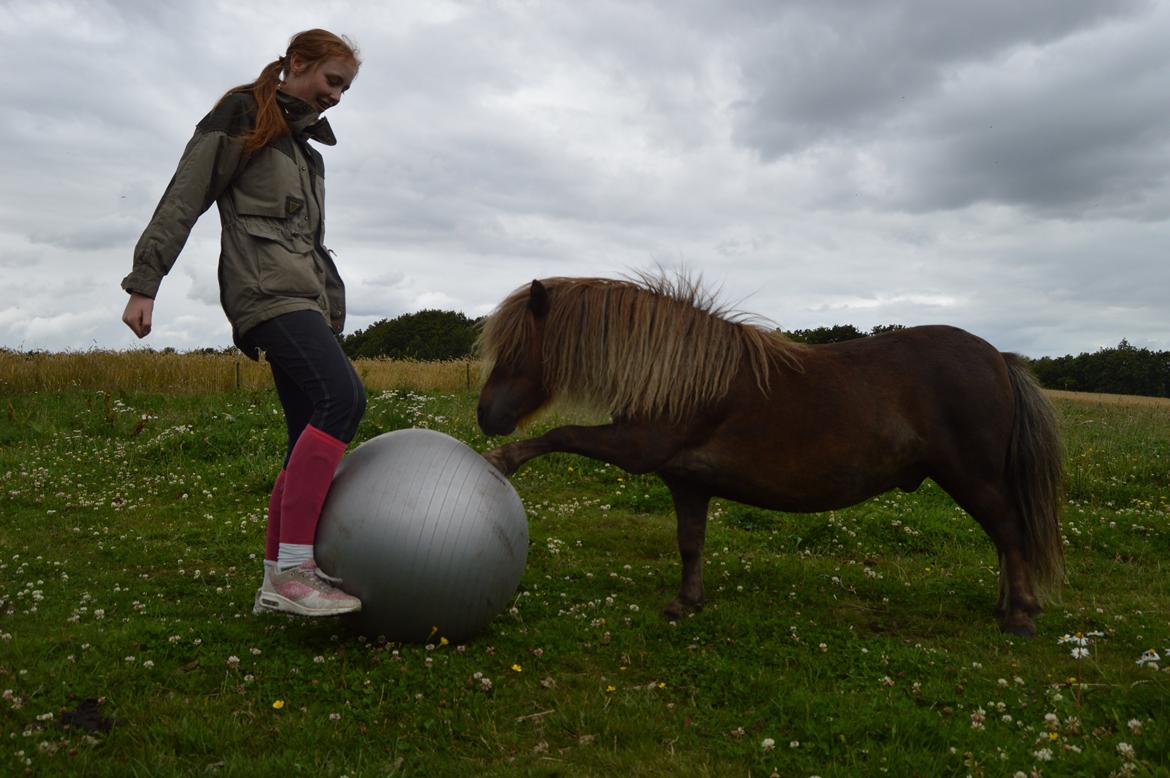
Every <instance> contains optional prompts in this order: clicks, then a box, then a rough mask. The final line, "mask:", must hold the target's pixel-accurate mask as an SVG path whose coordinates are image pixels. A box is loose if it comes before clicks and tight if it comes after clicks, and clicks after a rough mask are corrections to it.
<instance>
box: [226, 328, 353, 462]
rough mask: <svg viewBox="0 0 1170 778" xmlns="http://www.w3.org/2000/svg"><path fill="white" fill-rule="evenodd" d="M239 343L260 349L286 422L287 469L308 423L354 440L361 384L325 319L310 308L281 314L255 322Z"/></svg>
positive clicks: (347, 441) (341, 439)
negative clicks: (269, 369) (258, 322)
mask: <svg viewBox="0 0 1170 778" xmlns="http://www.w3.org/2000/svg"><path fill="white" fill-rule="evenodd" d="M242 341H243V343H242V345H244V346H245V347H247V348H248V349H249V350H250V349H259V350H260V351H263V352H264V357H265V359H266V360H267V361H268V364H269V365H271V366H272V379H273V381H274V382H275V383H276V395H277V397H279V398H280V404H281V406H282V407H283V408H284V421H285V424H286V425H287V426H288V450H287V451H286V452H285V456H284V464H285V466H286V467H287V466H288V458H289V457H290V456H291V455H292V450H293V446H295V445H296V442H297V439H298V438H300V436H301V432H302V431H303V430H304V429H305V427H306V426H307V425H309V424H312V425H313V426H314V427H316V428H317V429H319V430H321V431H322V432H324V433H326V434H328V435H332V436H333V437H335V438H337V439H338V440H340V441H342V442H344V443H349V442H350V441H351V440H353V436H354V435H355V434H356V433H357V426H358V422H359V421H361V418H362V414H364V413H365V411H366V388H365V387H364V386H362V381H361V379H360V378H359V377H358V374H357V371H355V370H354V369H353V365H352V364H351V363H350V361H349V357H347V356H346V355H345V352H344V351H342V350H341V344H340V343H338V342H337V338H336V337H335V336H334V334H333V331H332V330H331V329H329V325H328V324H326V323H325V317H323V316H322V315H321V314H320V313H319V312H318V311H311V310H309V311H294V312H293V313H286V314H283V315H281V316H277V317H276V318H275V319H269V320H268V321H265V322H261V323H260V324H257V325H256V326H255V327H253V328H252V329H250V330H248V331H247V332H246V333H244V336H243V338H242Z"/></svg>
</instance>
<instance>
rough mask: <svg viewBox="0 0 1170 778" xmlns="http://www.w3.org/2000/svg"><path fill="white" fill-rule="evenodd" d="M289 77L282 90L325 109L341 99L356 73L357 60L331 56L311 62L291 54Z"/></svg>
mask: <svg viewBox="0 0 1170 778" xmlns="http://www.w3.org/2000/svg"><path fill="white" fill-rule="evenodd" d="M290 71H291V72H290V73H289V74H288V78H286V79H285V81H284V86H282V87H281V90H282V91H283V92H285V93H286V94H290V95H292V96H293V97H299V98H300V99H302V100H304V101H305V102H306V103H308V104H309V105H311V106H313V107H314V108H316V109H317V110H318V111H320V112H322V113H324V112H325V111H327V110H328V109H330V108H332V107H333V106H335V105H337V104H338V103H340V102H341V96H342V94H344V93H345V92H346V90H348V89H349V85H350V84H352V83H353V80H354V78H356V77H357V71H358V69H357V64H356V63H355V62H354V61H353V60H351V59H346V58H342V57H332V58H331V59H327V60H325V61H323V62H318V63H316V64H314V65H308V64H306V63H305V62H304V61H303V60H302V59H301V58H300V57H298V56H297V55H295V54H294V55H293V57H292V65H291V67H290Z"/></svg>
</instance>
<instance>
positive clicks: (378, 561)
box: [315, 429, 528, 643]
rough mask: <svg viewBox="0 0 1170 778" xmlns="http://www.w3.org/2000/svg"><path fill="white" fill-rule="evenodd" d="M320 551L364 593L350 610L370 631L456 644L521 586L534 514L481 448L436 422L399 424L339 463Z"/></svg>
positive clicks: (329, 570) (325, 563)
mask: <svg viewBox="0 0 1170 778" xmlns="http://www.w3.org/2000/svg"><path fill="white" fill-rule="evenodd" d="M315 554H316V557H317V564H318V565H320V566H321V570H322V571H323V572H325V573H326V574H328V575H332V576H336V577H338V578H340V579H341V581H342V583H341V588H342V589H344V590H345V591H347V592H349V593H350V594H352V595H354V596H355V597H357V598H358V599H360V600H361V601H362V609H361V611H360V612H358V613H355V614H352V615H350V616H347V617H346V618H347V619H348V620H349V621H350V622H351V623H352V624H353V625H354V626H355V627H356V628H357V629H358V630H360V631H361V632H362V633H364V634H366V635H368V636H370V637H373V638H377V637H379V636H383V637H385V638H386V639H387V640H393V641H401V642H410V643H423V642H434V643H437V642H439V640H440V638H444V637H445V638H447V639H448V640H450V641H452V642H454V643H458V642H463V641H466V640H467V639H468V638H471V637H472V636H474V635H476V634H477V633H479V632H480V631H482V630H483V629H484V628H485V627H486V626H487V625H488V622H490V621H491V620H492V619H493V618H494V617H495V616H496V615H497V614H499V613H500V611H502V610H503V609H504V608H505V607H506V606H507V604H508V603H509V602H510V601H511V599H512V596H513V595H514V594H515V593H516V587H517V586H519V584H520V577H521V576H522V575H523V573H524V564H525V562H526V561H527V559H528V520H527V517H526V516H525V515H524V506H523V505H522V504H521V503H520V497H519V496H518V495H517V494H516V490H515V489H513V488H512V485H511V484H510V483H508V479H507V478H505V477H504V476H503V475H502V474H501V473H500V472H499V471H498V470H496V469H495V468H494V467H492V466H491V465H490V464H489V463H488V461H487V460H486V459H484V458H483V457H482V456H480V455H479V454H477V453H476V452H475V451H474V450H473V449H471V448H470V447H468V446H467V445H465V444H464V443H462V442H461V441H458V440H456V439H455V438H452V437H450V436H449V435H444V434H443V433H441V432H435V431H434V430H427V429H405V430H397V431H395V432H387V433H385V434H383V435H379V436H378V437H376V438H372V439H371V440H368V441H366V442H365V443H362V444H361V445H360V446H358V447H357V448H355V449H354V450H353V451H352V452H350V453H349V454H348V455H347V456H346V457H345V458H344V459H343V460H342V462H341V465H340V466H339V467H338V468H337V473H336V474H335V475H334V477H333V486H332V487H331V488H330V491H329V496H328V498H327V499H326V501H325V507H324V510H323V511H322V513H321V522H320V524H318V526H317V540H316V548H315Z"/></svg>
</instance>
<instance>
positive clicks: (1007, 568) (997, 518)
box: [942, 483, 1041, 636]
mask: <svg viewBox="0 0 1170 778" xmlns="http://www.w3.org/2000/svg"><path fill="white" fill-rule="evenodd" d="M942 486H943V488H944V489H946V491H947V492H948V493H950V495H951V496H952V497H954V498H955V502H957V503H958V504H959V506H960V507H961V508H962V509H963V510H965V511H967V513H969V514H971V516H972V517H973V518H974V519H975V521H977V522H979V526H981V527H983V531H984V532H986V533H987V535H988V537H990V538H991V541H992V542H993V543H994V544H995V548H996V551H998V552H999V601H998V603H997V605H996V609H995V610H996V615H997V616H998V617H999V623H1000V628H1001V629H1002V630H1003V631H1004V632H1009V633H1011V634H1013V635H1027V636H1030V635H1034V634H1036V624H1035V622H1034V621H1033V620H1032V617H1033V616H1035V615H1036V614H1037V613H1039V612H1040V610H1041V607H1040V600H1039V599H1038V598H1037V596H1036V587H1035V584H1034V582H1033V581H1032V574H1031V566H1030V563H1029V560H1028V555H1027V546H1026V540H1025V536H1024V522H1023V520H1022V517H1021V516H1020V515H1019V511H1018V510H1017V508H1016V507H1015V504H1014V502H1013V501H1012V500H1011V499H1009V498H1008V497H1007V495H1006V491H1007V488H1006V486H999V485H993V484H987V483H981V484H964V485H961V486H956V485H954V484H942Z"/></svg>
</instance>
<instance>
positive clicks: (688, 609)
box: [662, 597, 703, 621]
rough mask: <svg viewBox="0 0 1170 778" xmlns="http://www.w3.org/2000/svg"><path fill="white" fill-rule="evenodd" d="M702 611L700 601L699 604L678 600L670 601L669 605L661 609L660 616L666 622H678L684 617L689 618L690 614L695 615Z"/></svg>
mask: <svg viewBox="0 0 1170 778" xmlns="http://www.w3.org/2000/svg"><path fill="white" fill-rule="evenodd" d="M701 610H703V603H702V601H699V602H693V603H692V602H685V601H683V600H681V599H679V598H677V597H676V598H675V599H673V600H671V601H670V604H669V605H667V606H666V607H665V608H663V609H662V615H663V616H664V617H665V618H666V620H667V621H678V620H679V619H681V618H683V617H684V616H689V615H691V614H692V613H697V612H698V611H701Z"/></svg>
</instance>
